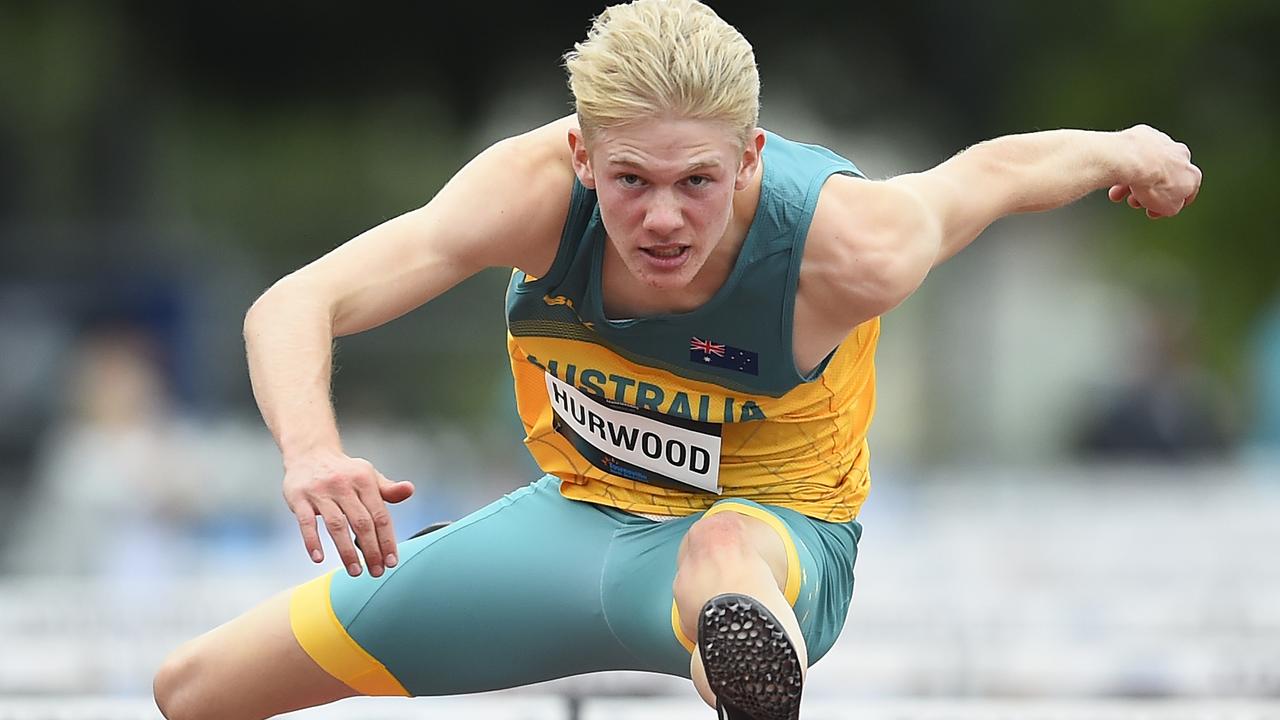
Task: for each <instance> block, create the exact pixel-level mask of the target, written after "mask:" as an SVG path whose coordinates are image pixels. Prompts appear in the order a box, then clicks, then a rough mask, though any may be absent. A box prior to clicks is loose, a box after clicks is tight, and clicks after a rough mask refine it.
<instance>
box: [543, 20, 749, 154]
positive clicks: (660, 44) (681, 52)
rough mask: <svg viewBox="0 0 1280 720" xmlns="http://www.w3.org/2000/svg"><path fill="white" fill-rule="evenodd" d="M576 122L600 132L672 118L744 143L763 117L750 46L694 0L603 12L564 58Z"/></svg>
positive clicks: (588, 131)
mask: <svg viewBox="0 0 1280 720" xmlns="http://www.w3.org/2000/svg"><path fill="white" fill-rule="evenodd" d="M564 61H565V68H566V69H567V70H568V71H569V87H570V88H571V89H572V90H573V98H574V104H575V106H576V108H577V111H578V122H579V124H580V125H581V126H582V131H583V133H584V134H585V135H586V136H587V138H588V139H589V138H590V137H591V136H592V135H593V134H594V133H596V132H597V131H599V130H603V129H608V128H611V127H617V126H619V125H625V124H627V123H630V122H634V121H636V120H647V119H653V118H658V117H665V116H674V117H680V118H689V119H696V120H716V121H720V122H724V123H726V124H728V125H729V126H730V127H731V128H732V129H733V130H734V131H735V132H737V133H739V135H740V139H741V140H742V141H743V142H746V140H747V138H748V137H749V135H750V133H751V131H752V130H754V129H755V127H756V124H757V122H758V118H759V114H760V75H759V73H758V72H757V70H756V60H755V53H754V52H752V50H751V44H750V43H748V42H747V39H746V38H744V37H743V36H742V33H740V32H738V31H737V29H735V28H734V27H733V26H732V25H730V24H728V23H726V22H725V21H724V20H722V19H720V16H718V15H716V14H715V11H713V10H712V9H711V8H709V7H707V6H706V5H703V4H702V3H700V2H697V0H635V2H631V3H628V4H626V5H614V6H612V7H609V8H606V9H605V11H604V12H602V13H600V15H599V17H597V18H596V19H595V21H594V22H593V23H592V25H591V30H590V31H589V32H588V33H587V39H586V40H585V41H584V42H580V43H578V44H576V45H575V46H574V49H573V50H571V51H570V52H568V53H566V54H565V58H564Z"/></svg>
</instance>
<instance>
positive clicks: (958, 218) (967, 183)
mask: <svg viewBox="0 0 1280 720" xmlns="http://www.w3.org/2000/svg"><path fill="white" fill-rule="evenodd" d="M1136 158H1137V153H1136V152H1135V151H1134V149H1133V147H1132V143H1131V141H1130V138H1128V137H1127V136H1126V133H1123V132H1096V131H1090V130H1048V131H1044V132H1035V133H1027V134H1023V135H1008V136H1005V137H1000V138H996V139H994V140H987V141H985V142H982V143H979V144H977V145H974V146H973V147H970V148H969V149H967V150H965V151H964V152H961V153H959V154H958V155H956V156H954V157H952V158H951V159H950V160H947V161H946V162H944V163H942V164H941V165H939V166H937V167H935V168H933V169H932V170H929V171H927V172H923V173H917V174H912V175H903V176H900V177H898V178H894V179H893V180H891V181H890V182H891V183H895V184H899V185H901V186H903V187H905V188H908V189H909V190H911V191H912V192H913V193H914V194H915V195H916V196H917V198H918V200H920V201H921V207H922V208H923V209H924V210H925V212H927V213H928V214H929V215H930V216H931V218H932V224H933V225H934V226H935V227H936V229H937V234H936V236H935V242H936V243H937V253H936V260H935V262H934V264H935V265H937V264H938V263H941V262H943V261H945V260H947V259H948V258H950V257H951V256H953V255H955V254H956V253H957V252H959V251H960V250H962V249H963V248H964V247H965V246H967V245H968V244H969V243H971V242H972V241H973V239H974V238H976V237H977V236H978V235H979V234H980V233H981V232H982V231H983V230H985V229H986V228H987V226H989V225H990V224H991V223H993V222H995V221H996V220H998V219H1000V218H1002V217H1005V216H1007V215H1014V214H1017V213H1028V212H1040V211H1044V210H1052V209H1054V208H1059V207H1062V206H1063V205H1067V204H1069V203H1071V202H1074V201H1076V200H1078V199H1080V198H1081V197H1083V196H1084V195H1087V194H1088V193H1090V192H1093V191H1094V190H1099V189H1102V188H1105V187H1109V186H1111V185H1115V184H1118V183H1128V182H1136V181H1137V176H1138V175H1139V174H1140V170H1141V166H1140V164H1139V163H1138V162H1137V160H1136Z"/></svg>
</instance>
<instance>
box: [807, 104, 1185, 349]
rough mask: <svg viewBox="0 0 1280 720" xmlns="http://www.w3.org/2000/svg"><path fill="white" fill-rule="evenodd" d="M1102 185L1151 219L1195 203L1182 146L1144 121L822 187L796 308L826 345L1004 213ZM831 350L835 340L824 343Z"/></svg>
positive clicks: (1036, 136)
mask: <svg viewBox="0 0 1280 720" xmlns="http://www.w3.org/2000/svg"><path fill="white" fill-rule="evenodd" d="M1103 188H1109V196H1110V198H1111V199H1112V200H1114V201H1117V202H1119V201H1121V200H1125V199H1127V200H1128V202H1129V204H1130V205H1131V206H1133V207H1135V208H1142V209H1144V210H1145V211H1146V213H1147V215H1148V216H1149V217H1152V218H1160V217H1168V216H1171V215H1176V214H1177V213H1178V212H1180V211H1181V210H1182V208H1184V207H1185V206H1186V205H1188V204H1190V203H1191V202H1192V201H1194V200H1195V198H1196V194H1197V193H1198V192H1199V190H1200V169H1199V168H1197V167H1196V166H1195V165H1193V164H1192V163H1191V152H1190V151H1189V150H1188V149H1187V146H1186V145H1183V144H1181V143H1178V142H1175V141H1174V140H1172V139H1171V138H1170V137H1169V136H1168V135H1165V134H1164V133H1162V132H1160V131H1158V130H1155V129H1154V128H1151V127H1148V126H1146V125H1138V126H1136V127H1133V128H1130V129H1128V130H1123V131H1119V132H1094V131H1088V130H1050V131H1046V132H1036V133H1028V134H1025V135H1009V136H1006V137H1001V138H997V139H994V140H988V141H986V142H982V143H979V144H977V145H974V146H973V147H971V148H969V149H967V150H965V151H964V152H961V153H960V154H958V155H956V156H954V157H952V158H951V159H949V160H947V161H946V162H944V163H942V164H941V165H938V166H937V167H934V168H932V169H930V170H926V171H924V172H920V173H912V174H908V175H900V176H898V177H895V178H891V179H889V180H886V181H883V182H871V181H866V180H859V179H856V178H847V177H837V178H832V179H831V180H829V181H828V182H827V184H826V185H825V186H824V187H823V190H822V195H821V196H820V198H819V202H818V209H817V213H816V214H815V216H814V221H813V225H812V227H811V229H810V232H809V245H808V246H807V248H806V251H805V264H804V265H803V266H802V270H801V295H802V296H801V298H800V306H799V307H800V308H804V307H809V308H811V310H812V311H814V312H815V313H820V314H824V315H825V316H827V317H829V318H830V320H827V321H824V322H823V323H821V325H822V326H823V330H822V331H821V334H822V335H824V339H823V342H821V343H818V345H819V346H822V345H825V344H826V341H827V340H829V339H830V337H835V338H836V340H835V342H837V343H838V342H839V339H840V338H842V337H843V333H847V332H848V329H849V328H852V327H853V326H855V325H857V324H858V323H861V322H863V321H865V320H868V319H870V318H872V317H875V316H876V315H880V314H883V313H885V312H887V311H889V310H891V309H892V308H894V307H896V306H897V305H898V304H899V303H901V302H902V301H903V300H905V299H906V298H907V297H908V296H909V295H911V293H913V292H915V291H916V289H917V288H918V287H919V286H920V284H921V283H922V282H923V281H924V278H925V276H926V275H927V274H928V273H929V271H930V270H931V269H932V268H933V267H935V266H937V265H938V264H940V263H942V262H944V261H946V260H947V259H949V258H951V257H952V256H954V255H955V254H956V253H958V252H960V250H962V249H964V248H965V247H966V246H967V245H968V244H969V243H971V242H973V239H974V238H976V237H977V236H978V235H979V234H980V233H981V232H982V231H983V230H985V229H986V228H987V226H988V225H990V224H991V223H993V222H995V221H996V220H998V219H999V218H1001V217H1004V216H1006V215H1013V214H1016V213H1027V212H1038V211H1042V210H1052V209H1054V208H1058V207H1062V206H1063V205H1066V204H1068V203H1071V202H1074V201H1075V200H1078V199H1079V198H1081V197H1083V196H1084V195H1086V194H1088V193H1090V192H1093V191H1094V190H1100V189H1103ZM832 346H834V345H832Z"/></svg>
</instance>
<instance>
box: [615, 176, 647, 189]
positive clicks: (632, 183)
mask: <svg viewBox="0 0 1280 720" xmlns="http://www.w3.org/2000/svg"><path fill="white" fill-rule="evenodd" d="M618 182H620V183H622V184H623V185H624V186H626V187H640V186H641V185H643V184H644V180H642V179H640V176H639V175H635V174H633V173H627V174H625V175H619V176H618Z"/></svg>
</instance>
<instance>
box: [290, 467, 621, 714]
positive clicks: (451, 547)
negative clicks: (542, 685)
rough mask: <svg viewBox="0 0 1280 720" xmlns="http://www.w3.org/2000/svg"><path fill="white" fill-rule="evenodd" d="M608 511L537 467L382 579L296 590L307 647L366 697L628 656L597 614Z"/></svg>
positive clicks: (486, 683)
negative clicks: (522, 483)
mask: <svg viewBox="0 0 1280 720" xmlns="http://www.w3.org/2000/svg"><path fill="white" fill-rule="evenodd" d="M616 528H617V522H616V520H615V518H614V517H613V516H611V515H609V514H607V513H604V512H601V511H600V510H599V509H597V508H596V507H595V506H592V505H588V504H586V503H581V502H577V501H573V500H568V499H566V498H564V497H562V496H561V495H560V492H559V483H558V481H556V480H555V479H554V478H544V479H543V480H541V481H539V482H537V483H534V484H533V485H531V486H529V487H526V488H523V489H521V490H519V491H517V492H515V493H512V494H511V495H508V496H507V497H505V498H503V499H501V500H499V501H497V502H495V503H492V504H490V505H489V506H486V507H485V508H483V509H481V510H479V511H477V512H475V513H473V514H471V515H469V516H467V517H466V518H463V519H462V520H459V521H458V522H455V523H453V524H452V525H450V526H449V527H447V528H445V529H443V530H439V531H437V532H434V533H431V534H428V535H424V536H422V537H419V538H415V539H413V540H409V541H405V542H403V543H401V546H400V563H399V564H398V565H397V566H396V567H395V568H391V569H388V571H387V572H386V573H385V574H384V575H383V576H382V577H381V578H373V577H370V576H369V575H367V574H365V575H361V576H360V577H356V578H352V577H350V576H347V575H345V574H341V573H335V574H330V575H328V576H326V577H322V578H319V579H318V580H316V581H313V582H312V583H309V584H308V585H304V586H302V587H301V588H299V589H298V591H297V592H296V593H295V596H294V602H293V605H294V611H293V622H294V632H295V634H296V636H297V637H298V640H299V642H300V643H301V645H302V647H303V648H304V649H305V650H306V652H307V653H308V655H309V656H310V657H311V658H312V659H314V660H315V661H316V662H317V663H318V664H319V665H320V666H321V667H324V668H325V669H326V670H327V671H329V672H330V673H331V674H332V675H333V676H334V677H337V678H339V679H341V680H342V681H343V682H344V683H346V684H348V685H350V686H351V687H353V688H355V689H356V690H359V691H360V692H361V693H364V694H402V695H443V694H455V693H469V692H480V691H485V690H494V689H499V688H504V687H512V686H516V685H524V684H528V683H533V682H540V681H543V680H549V679H552V678H557V677H564V676H567V675H574V674H578V673H583V672H592V671H596V670H610V669H624V668H627V667H630V666H631V665H633V664H634V663H633V661H632V659H631V657H630V654H629V653H628V651H627V650H626V649H625V648H623V647H622V646H620V645H619V644H618V642H617V640H616V638H614V636H613V634H612V633H611V631H610V629H609V627H608V624H607V622H606V620H605V618H604V613H603V608H602V606H601V599H600V584H601V573H602V571H603V567H604V562H605V557H606V555H607V553H608V549H609V544H610V540H611V538H612V536H613V534H614V532H615V530H616Z"/></svg>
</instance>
